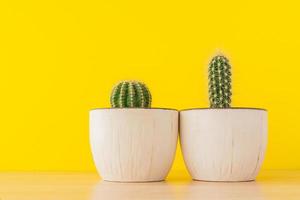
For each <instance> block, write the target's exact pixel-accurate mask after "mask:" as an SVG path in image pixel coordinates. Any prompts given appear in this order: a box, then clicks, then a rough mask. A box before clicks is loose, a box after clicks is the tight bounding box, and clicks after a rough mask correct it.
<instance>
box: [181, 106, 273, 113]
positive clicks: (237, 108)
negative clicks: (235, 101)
mask: <svg viewBox="0 0 300 200" xmlns="http://www.w3.org/2000/svg"><path fill="white" fill-rule="evenodd" d="M192 110H260V111H266V112H268V110H267V109H264V108H252V107H230V108H188V109H183V110H180V112H184V111H192Z"/></svg>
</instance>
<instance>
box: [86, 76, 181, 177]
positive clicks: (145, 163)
mask: <svg viewBox="0 0 300 200" xmlns="http://www.w3.org/2000/svg"><path fill="white" fill-rule="evenodd" d="M110 102H111V105H112V108H103V109H94V110H91V111H90V143H91V149H92V154H93V158H94V162H95V165H96V168H97V170H98V172H99V173H100V174H101V176H102V178H103V179H104V180H107V181H120V182H147V181H161V180H164V179H165V177H166V176H167V174H168V172H169V170H170V168H171V165H172V163H173V160H174V156H175V152H176V145H177V137H178V112H177V111H176V110H173V109H162V108H150V107H151V93H150V91H149V90H148V88H147V87H146V85H145V84H144V83H141V82H137V81H122V82H120V83H118V84H117V85H116V86H115V87H114V88H113V90H112V94H111V98H110Z"/></svg>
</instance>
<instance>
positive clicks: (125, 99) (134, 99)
mask: <svg viewBox="0 0 300 200" xmlns="http://www.w3.org/2000/svg"><path fill="white" fill-rule="evenodd" d="M151 100H152V99H151V93H150V91H149V89H148V88H147V86H146V85H145V84H144V83H141V82H138V81H122V82H120V83H118V84H117V85H116V86H115V87H114V88H113V90H112V93H111V97H110V103H111V106H112V107H113V108H150V107H151Z"/></svg>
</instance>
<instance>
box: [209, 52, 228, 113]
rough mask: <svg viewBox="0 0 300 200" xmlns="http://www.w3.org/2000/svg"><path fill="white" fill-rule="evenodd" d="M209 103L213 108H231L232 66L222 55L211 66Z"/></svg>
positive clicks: (212, 61) (216, 57)
mask: <svg viewBox="0 0 300 200" xmlns="http://www.w3.org/2000/svg"><path fill="white" fill-rule="evenodd" d="M209 101H210V107H211V108H229V107H230V103H231V66H230V64H229V60H228V59H227V58H226V57H224V56H221V55H218V56H215V57H214V58H213V59H212V60H211V62H210V64H209Z"/></svg>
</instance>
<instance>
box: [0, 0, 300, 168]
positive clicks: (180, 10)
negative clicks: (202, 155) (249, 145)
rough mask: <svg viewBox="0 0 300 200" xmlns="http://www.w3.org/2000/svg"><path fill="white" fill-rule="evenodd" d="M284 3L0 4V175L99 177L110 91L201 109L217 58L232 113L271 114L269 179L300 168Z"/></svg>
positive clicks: (50, 0) (295, 63)
mask: <svg viewBox="0 0 300 200" xmlns="http://www.w3.org/2000/svg"><path fill="white" fill-rule="evenodd" d="M281 2H282V3H278V2H277V1H271V0H269V1H261V0H252V1H247V2H246V1H233V0H226V1H225V0H223V1H221V0H214V1H209V0H207V1H197V0H194V1H173V0H167V1H162V0H154V1H142V0H136V1H133V0H129V1H121V0H117V1H108V0H107V1H99V0H85V1H77V0H76V1H74V0H57V1H54V0H46V1H38V0H35V1H34V0H27V1H21V0H19V1H18V0H17V1H1V3H0V70H1V71H0V134H1V138H0V170H70V171H74V170H88V171H91V170H95V168H94V165H93V163H92V159H91V154H90V150H89V141H88V111H89V109H91V108H95V107H108V106H109V95H110V90H111V88H112V86H113V84H114V83H116V82H117V81H119V80H122V79H138V80H142V81H144V82H145V83H146V84H147V85H148V86H149V88H150V89H151V91H152V94H153V106H154V107H169V108H177V109H183V108H190V107H207V105H208V100H207V80H206V76H207V64H208V62H209V60H210V58H211V56H213V55H214V54H215V53H216V52H223V53H225V54H226V55H228V57H229V58H230V60H231V63H232V66H233V93H234V94H233V106H248V107H264V108H267V109H268V110H269V126H270V128H269V145H268V151H267V157H266V160H265V163H264V168H268V169H269V168H272V169H277V168H287V169H297V168H298V169H300V122H299V120H300V117H299V113H300V104H299V100H300V94H299V86H300V83H299V81H300V80H299V73H300V64H299V63H300V60H299V59H300V57H299V49H300V28H299V21H300V14H299V8H300V3H299V2H298V3H295V2H297V1H290V0H286V1H281ZM179 155H180V154H178V156H177V158H176V162H175V165H174V168H175V169H181V168H184V165H183V162H182V158H181V157H180V156H179Z"/></svg>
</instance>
